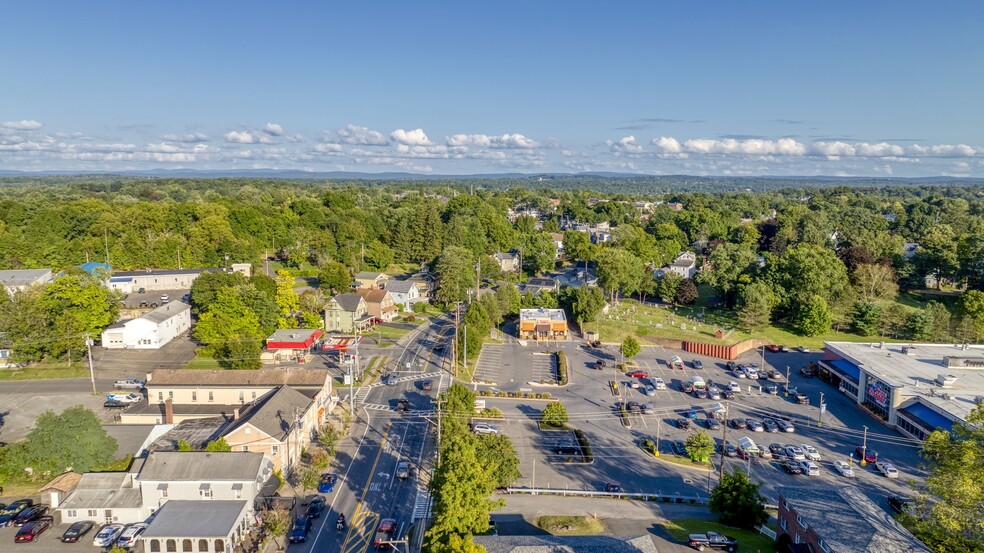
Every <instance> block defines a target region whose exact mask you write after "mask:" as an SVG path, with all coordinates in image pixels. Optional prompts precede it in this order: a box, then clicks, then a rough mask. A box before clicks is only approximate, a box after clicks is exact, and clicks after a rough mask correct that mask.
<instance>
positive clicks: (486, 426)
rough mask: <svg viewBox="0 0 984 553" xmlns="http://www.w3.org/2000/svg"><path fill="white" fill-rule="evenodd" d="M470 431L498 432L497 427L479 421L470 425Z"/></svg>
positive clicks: (482, 432)
mask: <svg viewBox="0 0 984 553" xmlns="http://www.w3.org/2000/svg"><path fill="white" fill-rule="evenodd" d="M472 432H474V433H476V434H498V433H499V429H498V428H496V427H494V426H492V425H491V424H486V423H484V422H480V423H477V424H474V425H472Z"/></svg>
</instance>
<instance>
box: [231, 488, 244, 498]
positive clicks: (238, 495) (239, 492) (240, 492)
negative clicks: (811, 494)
mask: <svg viewBox="0 0 984 553" xmlns="http://www.w3.org/2000/svg"><path fill="white" fill-rule="evenodd" d="M233 491H235V492H236V499H242V498H243V490H242V488H236V489H235V490H233Z"/></svg>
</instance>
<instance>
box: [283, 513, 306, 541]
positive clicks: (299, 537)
mask: <svg viewBox="0 0 984 553" xmlns="http://www.w3.org/2000/svg"><path fill="white" fill-rule="evenodd" d="M309 532H311V518H310V517H307V516H299V517H297V520H295V521H294V527H293V528H291V529H290V534H288V535H287V540H288V541H290V543H300V542H304V541H307V537H308V533H309Z"/></svg>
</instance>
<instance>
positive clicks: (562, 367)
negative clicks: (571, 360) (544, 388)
mask: <svg viewBox="0 0 984 553" xmlns="http://www.w3.org/2000/svg"><path fill="white" fill-rule="evenodd" d="M556 355H557V373H558V376H559V377H560V385H561V386H564V385H565V384H567V355H566V354H565V353H564V352H562V351H558V352H557V353H556Z"/></svg>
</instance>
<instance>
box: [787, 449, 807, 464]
mask: <svg viewBox="0 0 984 553" xmlns="http://www.w3.org/2000/svg"><path fill="white" fill-rule="evenodd" d="M786 457H789V458H790V459H795V460H797V461H804V460H806V455H804V454H803V450H802V449H800V448H798V447H796V446H794V445H787V446H786Z"/></svg>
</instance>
